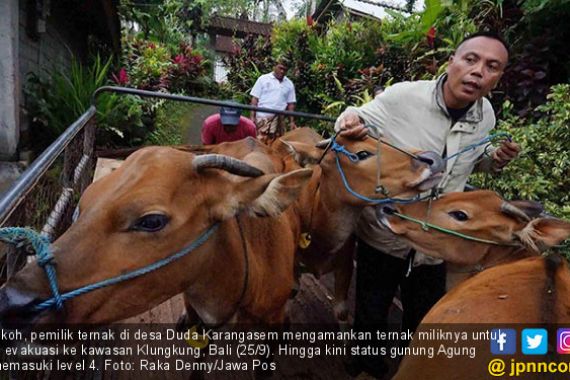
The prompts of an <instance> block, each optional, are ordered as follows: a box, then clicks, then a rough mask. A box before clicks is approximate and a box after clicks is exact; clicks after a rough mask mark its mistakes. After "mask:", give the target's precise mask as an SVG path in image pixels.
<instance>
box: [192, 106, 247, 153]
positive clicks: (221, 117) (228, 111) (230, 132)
mask: <svg viewBox="0 0 570 380" xmlns="http://www.w3.org/2000/svg"><path fill="white" fill-rule="evenodd" d="M256 135H257V130H256V128H255V124H254V123H253V122H252V121H251V120H249V119H247V118H245V117H243V116H241V110H240V109H238V108H231V107H221V108H220V113H217V114H214V115H212V116H209V117H208V118H207V119H206V120H204V124H203V125H202V144H204V145H211V144H219V143H222V142H226V141H237V140H241V139H244V138H246V137H248V136H251V137H253V138H255V136H256Z"/></svg>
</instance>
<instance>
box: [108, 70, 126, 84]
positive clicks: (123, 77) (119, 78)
mask: <svg viewBox="0 0 570 380" xmlns="http://www.w3.org/2000/svg"><path fill="white" fill-rule="evenodd" d="M112 76H113V80H114V81H115V83H117V84H118V85H120V86H124V85H126V84H127V83H129V75H128V74H127V70H125V68H124V67H122V68H121V70H119V75H118V76H117V75H115V74H112Z"/></svg>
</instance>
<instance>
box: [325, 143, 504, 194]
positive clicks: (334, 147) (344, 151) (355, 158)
mask: <svg viewBox="0 0 570 380" xmlns="http://www.w3.org/2000/svg"><path fill="white" fill-rule="evenodd" d="M499 137H506V138H507V139H508V140H509V141H512V139H511V135H509V134H508V133H505V132H498V133H495V134H493V135H489V136H487V137H486V138H484V139H483V140H481V141H479V142H478V143H475V144H471V145H468V146H466V147H465V148H463V149H461V150H460V151H459V152H457V153H455V154H453V155H451V156H449V157H446V158H444V161H447V160H450V159H452V158H453V157H456V156H459V155H460V154H463V153H465V152H468V151H469V150H472V149H475V148H477V147H479V146H481V145H484V144H487V143H489V142H491V141H493V140H495V139H497V138H499ZM331 150H332V151H334V152H336V153H337V155H336V157H335V159H336V167H337V169H338V172H339V173H340V177H341V179H342V183H343V184H344V187H345V188H346V190H347V191H348V192H349V193H350V194H352V195H353V196H354V197H356V198H358V199H360V200H363V201H365V202H370V203H372V204H375V205H379V204H386V203H401V204H407V203H414V202H418V201H420V200H424V199H427V198H429V197H430V196H431V195H427V196H424V197H422V198H420V196H419V195H417V196H415V197H412V198H408V199H405V198H382V199H374V198H368V197H366V196H364V195H362V194H359V193H357V192H356V191H354V190H353V189H352V188H351V187H350V184H349V183H348V180H347V179H346V176H345V174H344V171H343V170H342V166H341V165H340V160H339V158H338V155H339V153H340V154H344V155H345V156H347V157H348V158H349V160H350V161H352V162H358V161H360V159H359V158H358V155H357V154H355V153H352V152H350V151H348V150H347V149H346V148H345V147H344V146H343V145H340V144H338V143H337V142H336V140H335V139H334V138H333V139H332V146H331Z"/></svg>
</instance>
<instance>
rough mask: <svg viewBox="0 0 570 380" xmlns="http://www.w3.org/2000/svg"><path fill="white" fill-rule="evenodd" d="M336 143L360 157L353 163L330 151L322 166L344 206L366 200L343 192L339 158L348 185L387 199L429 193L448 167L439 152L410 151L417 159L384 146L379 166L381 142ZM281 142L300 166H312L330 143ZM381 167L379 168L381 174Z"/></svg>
mask: <svg viewBox="0 0 570 380" xmlns="http://www.w3.org/2000/svg"><path fill="white" fill-rule="evenodd" d="M336 142H337V143H338V144H340V145H342V146H344V148H345V149H346V150H347V151H349V152H351V153H354V154H355V155H356V156H357V157H358V161H351V160H350V159H349V158H348V157H347V156H346V155H344V154H337V153H335V152H332V151H330V150H329V151H328V152H327V153H326V154H325V155H324V157H323V159H322V161H321V163H320V166H321V168H322V170H323V176H324V177H325V178H329V179H330V181H327V184H330V185H331V186H333V187H334V188H335V189H336V190H335V192H336V194H337V196H338V197H339V198H340V199H341V201H343V202H345V203H352V204H356V205H363V204H366V202H365V201H362V200H359V199H357V198H355V197H354V196H353V195H351V194H349V192H348V191H340V190H341V189H344V188H345V187H344V185H343V181H342V178H341V175H340V172H339V170H338V167H337V163H336V158H337V157H338V159H339V160H340V166H341V167H342V171H343V172H344V175H345V176H346V180H347V182H348V184H349V186H350V187H351V188H352V189H353V190H354V191H355V192H357V193H359V194H361V195H364V196H366V197H368V198H374V199H375V198H382V197H384V196H388V197H398V198H405V197H410V196H413V195H416V194H418V193H421V192H423V191H426V190H429V189H431V188H432V187H434V186H436V185H437V184H438V183H439V181H440V180H441V177H442V171H443V170H444V168H445V166H444V164H443V161H442V159H441V157H440V156H439V155H437V154H436V153H433V152H420V151H417V150H410V152H411V153H416V154H417V155H418V156H420V157H422V159H423V160H417V159H414V158H412V157H410V156H409V155H406V154H404V153H402V152H400V151H398V150H396V149H394V148H392V147H390V146H388V145H385V144H380V146H379V147H380V163H379V165H378V162H377V161H378V160H377V153H378V152H377V150H378V140H376V139H374V138H372V137H367V138H366V139H364V140H352V139H347V138H344V137H342V136H339V137H337V138H336ZM282 143H283V144H285V146H286V147H287V149H288V150H289V152H290V153H292V154H293V156H294V157H295V160H296V161H297V162H298V163H299V164H300V165H301V166H310V165H313V164H316V163H317V162H319V160H320V159H321V156H323V153H324V152H325V148H326V147H327V145H328V143H329V140H324V141H321V142H319V143H317V144H316V145H313V144H307V143H304V142H295V141H282ZM378 167H380V170H379V171H378ZM378 173H379V174H380V176H381V178H380V184H381V185H382V186H383V188H384V189H385V190H386V191H387V192H386V193H384V194H379V193H376V192H375V189H376V185H377V183H376V182H377V179H376V178H377V175H378Z"/></svg>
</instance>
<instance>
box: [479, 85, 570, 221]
mask: <svg viewBox="0 0 570 380" xmlns="http://www.w3.org/2000/svg"><path fill="white" fill-rule="evenodd" d="M547 98H548V102H547V103H545V104H544V105H542V106H539V107H537V108H536V111H537V112H539V113H540V114H541V115H542V116H541V117H539V118H537V119H535V120H528V119H525V118H521V117H518V116H516V115H514V114H513V105H512V103H510V102H506V103H505V105H504V110H503V112H504V115H505V116H504V118H503V120H502V121H501V122H499V126H498V129H499V130H502V131H505V132H508V133H510V134H511V135H512V136H513V140H514V141H516V142H518V143H519V144H521V146H522V149H523V151H522V153H521V155H520V157H518V158H517V159H516V160H514V161H513V162H511V163H510V164H509V165H508V166H507V167H506V168H505V169H504V170H503V173H501V175H500V176H496V177H489V176H486V175H482V174H476V175H474V177H473V181H472V183H473V184H475V185H476V186H480V187H483V188H492V189H493V190H496V191H498V192H499V193H501V194H503V195H504V196H505V197H506V198H507V199H529V200H537V201H540V202H542V203H543V204H544V206H545V208H546V210H547V211H548V212H549V213H551V214H553V215H556V216H558V217H561V218H565V219H570V176H568V167H570V151H569V150H568V142H569V141H570V85H568V84H560V85H556V86H553V87H552V90H551V93H550V94H549V95H548V97H547Z"/></svg>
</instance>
